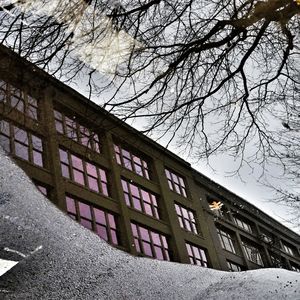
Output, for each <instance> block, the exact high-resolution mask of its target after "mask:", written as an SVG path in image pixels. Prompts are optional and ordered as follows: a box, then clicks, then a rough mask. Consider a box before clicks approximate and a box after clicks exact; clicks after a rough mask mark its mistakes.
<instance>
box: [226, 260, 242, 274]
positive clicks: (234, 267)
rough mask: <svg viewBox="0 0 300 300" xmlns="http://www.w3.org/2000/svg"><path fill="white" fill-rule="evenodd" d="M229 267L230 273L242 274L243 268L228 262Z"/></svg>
mask: <svg viewBox="0 0 300 300" xmlns="http://www.w3.org/2000/svg"><path fill="white" fill-rule="evenodd" d="M227 266H228V269H229V271H230V272H241V271H242V267H241V266H240V265H238V264H236V263H233V262H231V261H229V260H227Z"/></svg>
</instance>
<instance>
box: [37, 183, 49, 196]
mask: <svg viewBox="0 0 300 300" xmlns="http://www.w3.org/2000/svg"><path fill="white" fill-rule="evenodd" d="M36 187H37V188H38V190H39V191H40V192H41V193H42V194H43V195H44V196H47V194H48V193H47V189H46V188H45V187H44V186H41V185H37V186H36Z"/></svg>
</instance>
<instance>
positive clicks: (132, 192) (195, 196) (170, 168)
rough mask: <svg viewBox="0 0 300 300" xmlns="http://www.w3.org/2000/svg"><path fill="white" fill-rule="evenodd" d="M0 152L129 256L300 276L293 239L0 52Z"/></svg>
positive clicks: (295, 239) (167, 155)
mask: <svg viewBox="0 0 300 300" xmlns="http://www.w3.org/2000/svg"><path fill="white" fill-rule="evenodd" d="M0 117H1V122H0V144H1V145H2V147H3V148H4V149H5V150H6V151H7V152H8V153H10V155H11V156H12V157H13V158H14V159H15V161H16V162H17V164H18V165H19V166H20V167H22V168H23V169H24V170H25V172H26V173H27V174H28V175H29V177H30V178H32V180H33V182H34V183H35V184H36V185H37V187H38V188H39V189H40V191H41V192H42V193H43V194H44V195H46V196H47V197H48V198H49V199H50V200H51V201H52V202H53V203H54V204H55V205H57V206H58V207H59V208H60V209H61V210H63V211H65V212H66V213H67V214H68V215H69V216H70V217H71V218H73V219H74V220H77V221H78V222H79V223H81V224H82V225H83V226H84V227H86V228H88V229H90V230H92V231H94V232H95V234H97V235H98V236H99V237H101V238H102V239H104V240H106V241H107V242H108V243H110V244H111V245H113V246H115V247H117V248H119V249H121V250H124V251H127V252H128V253H130V254H132V255H139V256H146V257H152V258H156V259H161V260H170V261H176V262H181V263H191V264H197V265H200V266H203V267H210V268H214V269H219V270H230V271H242V270H250V269H257V268H263V267H279V268H286V269H289V270H294V271H298V272H300V252H299V251H300V250H299V249H300V245H299V244H300V237H299V235H297V234H296V233H294V232H293V231H291V230H289V229H288V228H286V227H285V226H283V225H282V224H280V223H278V222H277V221H275V220H274V219H272V218H271V217H269V216H268V215H267V214H265V213H263V212H262V211H260V210H259V209H257V208H256V207H255V206H253V205H251V204H250V203H248V202H247V201H245V200H243V199H241V198H239V197H238V196H236V195H235V194H233V193H231V192H230V191H228V190H226V189H225V188H223V187H221V186H219V185H218V184H216V183H215V182H213V181H212V180H210V179H209V178H207V177H205V176H204V175H202V174H201V173H199V172H197V171H196V170H194V169H193V168H192V167H191V165H190V164H188V163H187V162H185V161H184V160H182V159H180V158H179V157H178V156H176V155H174V154H173V153H171V152H170V151H168V150H166V149H165V148H163V147H162V146H160V145H158V144H157V143H155V142H154V141H152V140H150V139H149V138H147V137H146V136H144V135H142V134H140V133H139V132H138V131H137V130H135V129H133V128H132V127H130V126H129V125H127V124H124V123H123V122H122V121H120V120H119V119H117V118H116V117H114V116H112V115H110V114H108V113H107V112H106V111H104V110H103V109H102V108H101V107H99V106H97V105H96V104H94V103H92V102H90V101H89V100H88V99H86V98H84V97H83V96H82V95H80V94H78V93H77V92H76V91H74V90H72V89H71V88H69V87H67V86H66V85H64V84H62V83H61V82H59V81H58V80H56V79H54V78H52V77H51V76H49V75H48V74H46V73H45V72H43V71H41V70H40V69H38V68H36V67H35V66H34V65H32V64H30V63H28V62H26V61H25V60H23V59H21V58H19V57H18V56H17V55H16V54H14V53H12V52H11V51H10V50H8V49H6V48H4V47H3V46H1V47H0Z"/></svg>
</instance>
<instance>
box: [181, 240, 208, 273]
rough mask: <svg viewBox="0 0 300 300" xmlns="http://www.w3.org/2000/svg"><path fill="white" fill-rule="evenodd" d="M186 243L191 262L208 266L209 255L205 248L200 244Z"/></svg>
mask: <svg viewBox="0 0 300 300" xmlns="http://www.w3.org/2000/svg"><path fill="white" fill-rule="evenodd" d="M185 245H186V249H187V252H188V255H189V258H190V262H191V264H193V265H199V266H202V267H206V268H207V267H208V263H207V257H206V254H205V250H204V249H202V248H200V247H198V246H194V245H192V244H189V243H185Z"/></svg>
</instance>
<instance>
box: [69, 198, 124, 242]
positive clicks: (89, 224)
mask: <svg viewBox="0 0 300 300" xmlns="http://www.w3.org/2000/svg"><path fill="white" fill-rule="evenodd" d="M66 206H67V213H68V215H69V216H70V217H71V218H72V219H74V220H76V221H78V222H79V223H80V224H81V225H82V226H84V227H85V228H87V229H90V230H92V231H94V232H95V233H96V234H97V235H98V236H99V237H100V238H102V239H104V240H105V241H107V242H108V243H110V244H113V245H119V240H118V232H117V226H116V217H115V215H113V214H111V213H108V212H106V211H103V210H101V209H99V208H96V207H94V206H92V205H89V204H86V203H83V202H82V201H79V200H75V199H74V198H72V197H70V196H66Z"/></svg>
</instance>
